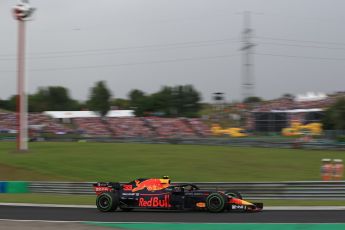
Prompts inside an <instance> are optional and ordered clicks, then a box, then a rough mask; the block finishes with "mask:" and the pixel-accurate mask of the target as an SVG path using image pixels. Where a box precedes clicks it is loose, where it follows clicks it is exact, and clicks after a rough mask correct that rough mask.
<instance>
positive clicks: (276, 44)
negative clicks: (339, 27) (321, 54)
mask: <svg viewBox="0 0 345 230" xmlns="http://www.w3.org/2000/svg"><path fill="white" fill-rule="evenodd" d="M260 44H264V45H265V44H267V45H275V46H292V47H302V48H317V49H329V50H345V47H329V46H313V45H299V44H287V43H273V42H261V41H260Z"/></svg>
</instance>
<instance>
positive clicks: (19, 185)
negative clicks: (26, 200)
mask: <svg viewBox="0 0 345 230" xmlns="http://www.w3.org/2000/svg"><path fill="white" fill-rule="evenodd" d="M28 192H29V182H26V181H0V193H28Z"/></svg>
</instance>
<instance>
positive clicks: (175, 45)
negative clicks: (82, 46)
mask: <svg viewBox="0 0 345 230" xmlns="http://www.w3.org/2000/svg"><path fill="white" fill-rule="evenodd" d="M231 41H233V42H236V41H237V42H239V40H238V39H235V38H227V39H217V40H204V41H193V42H177V43H167V44H156V45H142V46H128V47H117V48H106V49H88V50H72V51H50V52H37V53H31V54H30V55H32V56H41V55H49V54H63V55H64V56H65V54H70V55H73V56H77V55H88V54H85V53H96V54H97V53H99V52H102V53H110V52H118V51H128V50H140V49H150V48H156V49H168V48H190V47H199V46H210V45H218V44H224V43H228V42H231ZM0 57H8V58H9V57H15V54H3V55H0ZM31 58H32V57H31Z"/></svg>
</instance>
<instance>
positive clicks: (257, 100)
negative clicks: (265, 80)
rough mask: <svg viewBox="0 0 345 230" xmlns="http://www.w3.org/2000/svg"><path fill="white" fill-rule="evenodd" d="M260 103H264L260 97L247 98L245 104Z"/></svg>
mask: <svg viewBox="0 0 345 230" xmlns="http://www.w3.org/2000/svg"><path fill="white" fill-rule="evenodd" d="M258 102H262V99H261V98H260V97H247V98H246V99H244V101H243V103H248V104H251V103H258Z"/></svg>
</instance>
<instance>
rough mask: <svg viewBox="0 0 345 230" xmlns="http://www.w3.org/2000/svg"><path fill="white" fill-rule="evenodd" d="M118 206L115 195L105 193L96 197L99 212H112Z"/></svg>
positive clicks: (117, 198) (117, 199)
mask: <svg viewBox="0 0 345 230" xmlns="http://www.w3.org/2000/svg"><path fill="white" fill-rule="evenodd" d="M118 205H119V197H118V195H117V194H116V193H112V192H105V193H102V194H100V195H99V196H97V199H96V206H97V209H98V210H99V211H101V212H113V211H115V210H116V209H117V206H118Z"/></svg>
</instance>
